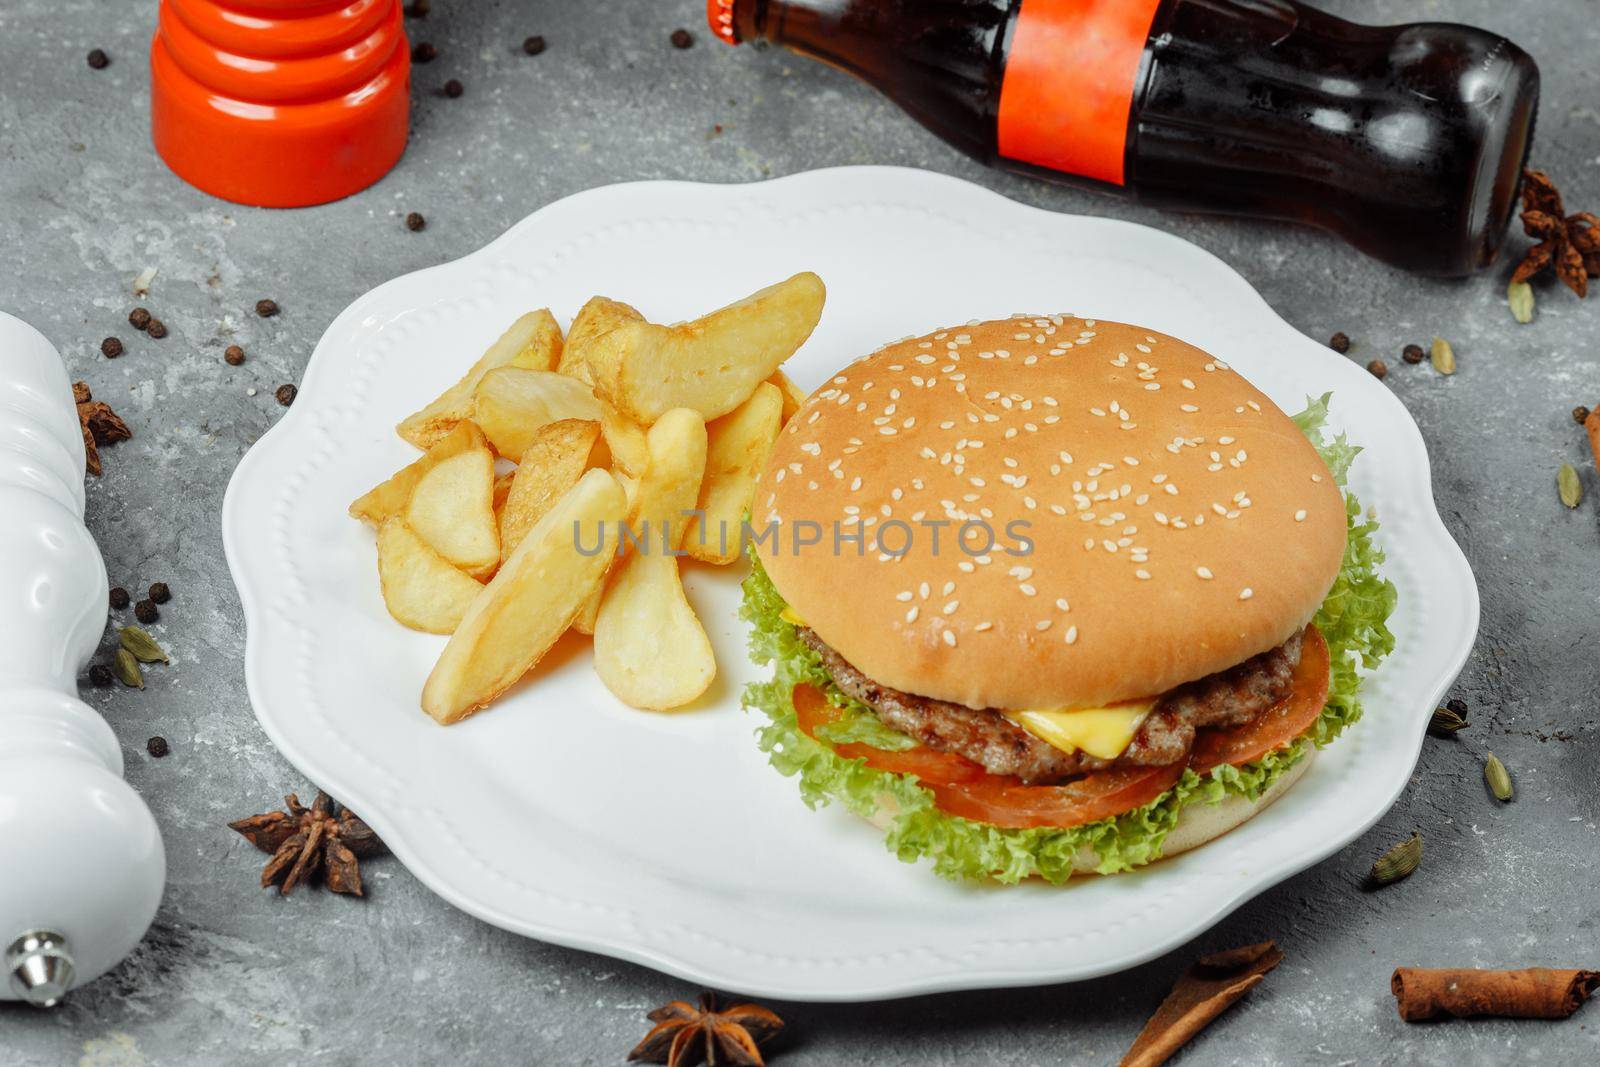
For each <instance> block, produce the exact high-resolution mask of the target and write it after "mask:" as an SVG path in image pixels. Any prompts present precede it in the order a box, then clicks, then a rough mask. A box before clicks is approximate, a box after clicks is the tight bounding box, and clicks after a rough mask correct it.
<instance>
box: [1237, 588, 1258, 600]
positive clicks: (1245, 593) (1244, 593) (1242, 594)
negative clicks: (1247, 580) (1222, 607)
mask: <svg viewBox="0 0 1600 1067" xmlns="http://www.w3.org/2000/svg"><path fill="white" fill-rule="evenodd" d="M1255 595H1256V593H1255V590H1254V589H1251V588H1250V587H1249V586H1245V587H1244V588H1243V589H1241V590H1239V599H1240V600H1249V599H1250V598H1251V597H1253V596H1255Z"/></svg>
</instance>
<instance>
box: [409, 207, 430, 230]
mask: <svg viewBox="0 0 1600 1067" xmlns="http://www.w3.org/2000/svg"><path fill="white" fill-rule="evenodd" d="M426 225H428V220H427V219H425V218H423V217H422V212H420V211H413V212H412V213H411V214H409V215H407V216H406V229H408V230H410V231H411V232H412V233H416V232H417V231H418V230H420V229H422V228H423V227H424V226H426Z"/></svg>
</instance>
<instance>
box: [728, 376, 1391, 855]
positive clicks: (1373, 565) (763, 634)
mask: <svg viewBox="0 0 1600 1067" xmlns="http://www.w3.org/2000/svg"><path fill="white" fill-rule="evenodd" d="M1307 404H1308V406H1307V408H1306V410H1305V411H1303V412H1301V413H1300V414H1299V415H1296V416H1294V421H1295V423H1296V424H1297V425H1298V426H1299V427H1300V429H1301V431H1302V432H1303V433H1304V434H1305V435H1306V437H1307V438H1309V439H1310V441H1311V443H1312V444H1313V445H1314V446H1315V447H1316V449H1317V451H1318V453H1319V454H1321V456H1322V459H1323V461H1324V462H1325V463H1326V464H1327V465H1328V469H1329V470H1330V471H1331V472H1332V473H1333V476H1334V480H1335V481H1336V482H1337V483H1338V484H1339V486H1340V487H1341V488H1342V487H1343V486H1344V485H1345V480H1346V475H1347V474H1348V472H1349V469H1350V464H1351V462H1352V461H1353V460H1354V459H1355V457H1356V455H1357V453H1359V452H1360V449H1359V448H1358V447H1356V446H1354V445H1352V444H1350V443H1349V442H1348V441H1346V440H1345V438H1344V436H1343V435H1342V434H1341V435H1339V436H1337V437H1335V438H1333V439H1332V440H1328V439H1327V438H1326V436H1325V434H1324V433H1323V426H1324V424H1325V422H1326V420H1327V415H1328V395H1324V396H1322V397H1320V398H1318V399H1315V400H1311V399H1309V398H1308V401H1307ZM1345 513H1346V522H1347V526H1348V530H1349V536H1348V539H1347V540H1346V543H1345V553H1344V561H1343V564H1342V565H1341V567H1340V570H1339V576H1338V578H1337V579H1336V580H1335V581H1334V584H1333V587H1332V588H1331V589H1330V590H1329V591H1328V596H1327V598H1326V599H1325V600H1324V601H1323V604H1322V607H1321V608H1320V609H1319V610H1318V612H1317V615H1316V624H1317V627H1318V628H1319V629H1320V630H1321V631H1322V634H1323V636H1324V637H1325V638H1326V639H1327V642H1328V650H1329V653H1330V659H1331V662H1332V671H1331V675H1332V676H1331V679H1330V683H1329V688H1328V701H1327V704H1326V706H1325V707H1324V708H1323V711H1322V714H1321V716H1320V717H1318V719H1317V721H1316V723H1315V724H1314V725H1313V726H1312V727H1311V728H1310V729H1309V730H1307V731H1306V733H1305V734H1303V735H1301V737H1300V738H1298V739H1297V740H1296V741H1295V742H1294V743H1293V744H1291V745H1288V746H1286V747H1284V748H1281V749H1278V750H1276V751H1274V752H1270V753H1268V754H1267V755H1266V756H1263V757H1262V758H1261V759H1259V760H1256V761H1255V762H1253V763H1247V764H1244V765H1242V766H1237V767H1234V766H1227V765H1223V766H1220V767H1217V768H1215V769H1213V770H1212V771H1210V772H1208V773H1207V774H1204V775H1200V774H1196V773H1195V772H1194V771H1192V770H1189V771H1185V772H1184V775H1183V777H1182V778H1181V779H1179V781H1178V783H1177V784H1176V785H1174V786H1173V787H1172V788H1171V789H1169V790H1167V791H1166V792H1165V793H1163V794H1161V795H1160V796H1159V797H1157V798H1155V799H1154V800H1152V801H1150V802H1149V803H1148V804H1145V805H1144V806H1143V807H1139V808H1135V809H1133V810H1132V811H1128V812H1124V813H1123V814H1121V815H1118V816H1114V817H1112V818H1107V819H1102V820H1100V821H1098V822H1093V823H1088V824H1085V825H1082V826H1073V827H1067V828H1059V827H1037V828H1032V829H1005V828H1001V827H996V826H991V825H988V824H986V823H981V822H976V821H973V820H971V819H964V818H961V817H960V816H956V815H949V814H946V813H945V812H943V811H941V810H940V809H939V808H938V807H937V806H936V805H935V804H934V798H933V794H932V793H931V792H930V791H929V790H927V789H925V788H923V787H922V785H920V784H919V782H918V780H917V778H916V777H915V776H912V775H901V774H893V773H890V772H887V771H880V770H874V769H873V768H871V767H868V766H867V764H866V761H865V760H861V759H845V758H843V757H841V756H839V755H838V754H837V753H836V752H834V750H833V749H832V748H831V747H829V745H827V744H823V743H821V742H820V741H818V740H814V739H812V738H811V737H809V736H807V735H806V734H805V733H804V732H803V731H802V730H801V729H800V727H799V724H798V722H797V721H796V717H795V711H794V705H793V703H792V702H791V701H790V693H791V691H792V690H793V688H794V686H795V685H797V684H799V683H801V682H805V683H807V684H810V685H812V686H815V687H816V688H818V689H820V690H821V691H822V692H824V693H826V694H827V696H828V698H829V700H830V701H831V702H832V703H833V704H834V705H835V706H837V707H838V708H839V709H840V710H841V715H840V717H839V718H838V720H837V721H835V722H832V723H830V724H828V725H827V726H825V727H823V728H822V729H820V730H819V731H818V733H819V734H820V735H821V736H822V740H824V741H830V742H833V743H836V744H842V743H846V742H859V743H864V744H868V745H872V746H874V747H877V748H885V749H904V748H909V747H911V746H912V745H914V744H915V742H914V741H912V739H911V738H909V737H906V736H905V735H904V734H901V733H899V732H898V731H896V730H894V729H892V728H890V727H888V726H885V725H884V724H883V723H882V722H881V721H880V720H879V719H878V718H877V716H875V715H873V714H872V712H871V711H870V710H869V709H868V708H867V707H866V706H865V705H863V704H861V703H860V702H859V701H856V700H854V699H852V698H850V697H849V696H847V695H846V694H845V693H843V692H842V691H840V690H839V688H838V687H837V686H835V685H834V684H833V680H832V679H831V678H830V677H829V675H828V672H827V671H826V670H825V669H824V668H823V666H822V661H821V658H820V657H819V656H818V655H817V654H816V653H815V652H814V651H812V650H811V649H810V648H808V647H807V646H806V645H805V644H804V643H803V642H802V641H801V640H800V638H799V635H798V633H797V631H796V629H795V627H794V626H793V625H792V624H791V623H789V622H788V621H786V620H785V619H783V618H782V612H783V610H784V608H785V606H786V605H785V603H784V600H783V598H782V597H781V596H780V595H779V593H778V591H777V589H776V588H775V587H774V586H773V584H772V582H771V580H770V579H768V577H767V575H766V572H765V571H764V570H763V569H762V567H761V563H760V561H759V560H757V559H755V558H754V557H753V556H752V560H751V563H752V566H751V573H750V577H749V578H748V579H746V580H745V583H744V592H745V598H744V604H743V607H742V608H741V609H740V615H741V616H742V617H743V618H744V619H745V620H746V621H748V622H749V623H750V624H751V632H750V655H751V658H752V659H754V660H755V661H756V662H757V663H758V664H763V665H765V664H771V665H772V667H773V674H772V678H771V679H770V680H768V681H764V682H755V683H752V684H751V685H750V686H749V687H748V688H747V689H746V690H745V694H744V704H745V707H746V708H747V709H755V710H759V711H761V712H762V713H763V714H764V715H765V716H766V718H767V722H766V723H765V724H764V725H762V726H761V727H760V728H759V729H758V730H757V732H756V736H757V740H758V744H759V745H760V747H761V749H762V751H764V752H766V753H767V756H768V759H769V760H770V762H771V763H772V765H773V767H775V768H777V770H778V771H779V772H781V773H782V774H784V775H786V776H789V777H792V778H795V779H797V780H798V782H799V785H800V796H801V799H802V800H804V801H805V803H806V804H807V805H808V806H810V807H813V808H816V807H819V806H821V805H823V804H826V803H830V802H836V803H839V804H842V805H843V806H844V807H846V808H847V809H849V810H850V811H852V812H854V813H856V814H857V815H861V816H864V817H872V816H874V815H875V814H884V815H888V817H889V826H888V830H887V838H886V841H885V843H886V845H887V846H888V848H889V850H890V851H891V852H893V853H894V854H895V855H897V856H898V857H900V859H901V860H903V861H905V862H908V863H911V862H916V861H918V860H920V859H928V860H931V861H932V863H933V869H934V871H935V872H936V873H938V874H940V875H943V876H945V877H949V878H965V879H980V880H987V879H993V880H995V881H998V882H1002V883H1007V884H1011V883H1016V882H1018V881H1021V880H1022V879H1024V878H1027V877H1029V876H1031V875H1038V876H1040V877H1043V878H1045V879H1046V880H1048V881H1050V882H1055V883H1060V882H1064V881H1066V880H1067V879H1068V878H1069V877H1071V876H1072V872H1073V866H1074V861H1075V860H1076V858H1077V856H1078V855H1079V853H1080V852H1081V851H1083V850H1084V849H1088V850H1090V851H1092V852H1093V853H1094V854H1095V857H1096V858H1097V859H1098V861H1099V863H1098V866H1097V867H1096V870H1098V871H1099V872H1100V873H1101V874H1111V873H1115V872H1117V871H1125V870H1129V869H1131V868H1134V867H1138V866H1141V865H1143V864H1146V863H1149V862H1151V861H1152V860H1156V859H1159V858H1160V856H1161V845H1162V842H1163V841H1164V840H1165V839H1166V836H1167V834H1168V833H1169V832H1170V831H1171V830H1172V828H1173V827H1174V826H1175V825H1177V822H1178V816H1179V815H1180V814H1181V813H1182V811H1183V809H1184V808H1185V807H1187V806H1188V805H1190V804H1194V803H1206V804H1217V803H1219V802H1221V801H1222V800H1223V799H1224V798H1225V797H1228V796H1232V795H1237V796H1243V797H1246V798H1248V799H1250V800H1255V799H1257V798H1258V797H1260V796H1261V795H1262V793H1264V792H1265V791H1266V790H1267V789H1268V788H1269V787H1270V786H1271V785H1272V783H1273V782H1275V781H1277V779H1278V778H1279V777H1280V776H1281V775H1282V774H1283V773H1284V772H1285V771H1287V770H1288V769H1289V768H1290V767H1292V766H1294V765H1295V764H1296V763H1298V762H1299V761H1300V760H1301V759H1303V758H1304V757H1305V754H1306V752H1307V751H1308V749H1309V746H1311V745H1316V746H1317V747H1319V748H1320V747H1321V746H1323V745H1326V744H1328V743H1329V742H1331V741H1332V740H1333V739H1334V738H1336V737H1338V736H1339V734H1340V733H1341V732H1342V731H1343V730H1344V729H1345V728H1346V727H1347V726H1349V725H1350V724H1352V723H1354V722H1355V721H1356V720H1357V719H1359V718H1360V717H1361V704H1360V701H1359V700H1358V699H1357V694H1358V691H1359V689H1360V685H1361V675H1360V671H1361V670H1362V669H1367V670H1370V669H1371V668H1373V667H1376V666H1377V665H1378V663H1379V661H1380V660H1382V659H1383V657H1384V656H1386V655H1388V654H1389V653H1390V652H1391V651H1393V649H1394V635H1393V634H1391V633H1390V632H1389V628H1388V626H1387V625H1386V622H1387V620H1388V618H1389V614H1390V613H1391V612H1392V611H1393V610H1394V606H1395V599H1396V595H1395V588H1394V586H1393V584H1391V583H1390V582H1389V581H1387V580H1386V579H1384V578H1383V577H1382V576H1381V575H1380V574H1379V573H1378V565H1379V564H1380V563H1382V562H1383V558H1384V556H1383V552H1382V550H1381V549H1379V548H1378V547H1377V545H1376V544H1375V543H1374V541H1373V534H1374V533H1375V532H1376V530H1377V527H1378V524H1377V522H1376V521H1375V520H1373V519H1372V518H1371V517H1370V516H1369V515H1365V514H1364V513H1363V511H1362V508H1361V505H1360V504H1359V503H1358V502H1357V501H1356V498H1355V497H1354V496H1353V495H1351V494H1350V493H1349V492H1346V493H1345Z"/></svg>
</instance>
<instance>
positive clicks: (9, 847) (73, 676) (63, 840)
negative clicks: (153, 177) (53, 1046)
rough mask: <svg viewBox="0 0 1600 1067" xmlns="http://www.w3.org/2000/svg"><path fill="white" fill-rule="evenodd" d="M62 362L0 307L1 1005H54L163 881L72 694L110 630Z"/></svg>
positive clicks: (142, 919) (121, 935)
mask: <svg viewBox="0 0 1600 1067" xmlns="http://www.w3.org/2000/svg"><path fill="white" fill-rule="evenodd" d="M83 472H84V453H83V437H82V431H81V430H80V429H79V426H78V417H77V409H76V406H75V405H74V403H73V398H72V386H71V384H70V383H69V382H68V381H67V375H66V370H65V368H64V367H63V366H62V364H61V357H60V356H59V355H58V354H57V353H56V350H55V349H54V348H53V347H51V345H50V342H49V341H47V340H45V338H44V337H43V336H42V335H41V334H40V333H39V332H38V331H37V330H35V329H33V328H32V327H31V326H29V325H27V324H26V323H24V322H22V321H21V320H19V319H16V318H13V317H12V316H10V315H7V314H5V313H4V312H0V1000H13V999H15V1000H25V1001H29V1002H31V1003H34V1004H38V1005H43V1006H49V1005H52V1004H55V1003H56V1002H57V1001H58V1000H60V999H61V997H62V995H63V994H64V993H66V992H67V991H68V990H69V989H72V988H74V987H76V986H79V985H82V984H84V983H85V982H88V981H91V980H92V979H94V978H97V977H99V976H100V975H101V974H103V973H104V972H106V971H107V970H109V969H110V968H111V967H112V966H114V965H115V964H116V963H117V961H118V960H120V959H122V958H123V957H124V956H125V955H127V954H128V952H129V951H130V950H131V949H132V948H133V947H134V946H135V945H136V944H138V943H139V939H140V938H141V937H143V936H144V932H145V930H146V929H147V928H148V927H149V925H150V920H151V919H152V918H153V917H154V916H155V912H156V905H157V904H158V903H160V900H161V890H162V887H163V885H164V883H165V881H166V854H165V852H164V851H163V850H162V847H161V833H160V831H159V830H157V828H156V823H155V820H154V819H153V818H151V816H150V810H149V809H148V808H147V807H145V804H144V801H143V800H141V799H140V798H139V795H138V794H137V793H135V792H134V791H133V790H132V789H131V788H129V786H128V784H127V783H126V782H124V781H123V780H122V750H121V748H119V747H118V745H117V739H116V737H115V736H114V735H113V734H112V732H111V728H110V727H109V726H107V725H106V723H105V720H103V719H101V718H100V716H99V715H97V714H96V713H95V712H94V711H93V710H92V709H91V708H90V707H89V706H88V705H87V704H85V703H84V702H83V701H81V700H79V699H78V693H77V676H78V672H79V671H80V670H81V669H82V668H83V665H84V664H85V663H87V662H88V660H89V657H90V656H91V655H93V653H94V650H95V646H96V645H98V644H99V641H100V635H101V633H103V632H104V630H105V626H106V596H107V586H106V569H105V564H104V563H103V562H102V560H101V558H100V550H99V548H97V547H96V546H95V543H94V539H93V538H92V537H90V536H89V531H88V530H86V529H85V528H84V525H83Z"/></svg>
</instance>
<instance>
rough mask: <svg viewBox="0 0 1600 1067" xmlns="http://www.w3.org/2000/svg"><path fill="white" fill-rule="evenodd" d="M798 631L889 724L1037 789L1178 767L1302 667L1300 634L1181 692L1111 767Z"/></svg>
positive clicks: (838, 678) (842, 684) (1281, 691)
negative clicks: (874, 672)
mask: <svg viewBox="0 0 1600 1067" xmlns="http://www.w3.org/2000/svg"><path fill="white" fill-rule="evenodd" d="M797 629H798V631H799V634H800V639H801V640H802V641H804V642H805V643H806V645H807V646H809V647H810V648H811V649H812V650H813V651H815V652H816V653H817V654H818V655H819V656H821V657H822V666H823V667H824V669H826V670H827V672H828V674H829V675H830V676H831V677H832V678H833V681H834V684H835V685H837V686H838V687H839V688H840V689H842V690H843V691H844V692H845V693H847V694H849V695H850V696H851V697H854V698H855V699H856V700H859V701H861V703H863V704H865V705H867V707H869V708H871V709H872V711H873V713H874V714H876V715H877V716H878V718H879V719H882V720H883V722H884V723H886V724H887V725H889V726H891V727H893V728H894V729H896V730H899V731H900V732H901V733H903V734H906V735H908V736H910V737H913V738H915V739H916V740H917V741H920V742H921V743H922V744H924V745H927V746H928V747H929V748H934V749H938V750H939V751H941V752H954V753H956V754H957V755H960V756H965V757H966V758H967V759H970V760H972V761H974V762H976V763H981V764H983V766H984V767H985V768H987V769H988V770H989V771H990V772H991V773H993V774H1010V775H1015V776H1017V777H1018V778H1021V779H1022V780H1023V781H1024V782H1027V783H1029V784H1032V785H1047V784H1050V783H1052V782H1059V781H1061V780H1062V779H1064V778H1070V777H1072V776H1073V775H1078V774H1083V773H1085V772H1088V771H1098V770H1105V769H1106V768H1108V767H1128V766H1166V765H1168V764H1172V763H1176V762H1178V761H1179V760H1181V759H1183V758H1185V757H1186V756H1187V755H1188V754H1189V749H1190V748H1191V747H1192V746H1193V745H1194V735H1195V731H1196V730H1198V729H1202V728H1204V727H1207V726H1238V725H1241V724H1243V723H1247V722H1249V721H1250V720H1251V719H1253V718H1255V717H1256V716H1257V715H1260V714H1261V713H1262V712H1263V711H1265V710H1267V709H1268V708H1270V707H1272V705H1274V704H1276V703H1278V701H1280V700H1282V699H1284V698H1285V697H1287V696H1288V695H1289V691H1290V689H1291V688H1292V686H1293V678H1294V670H1295V668H1296V667H1297V666H1299V664H1300V634H1298V633H1296V634H1295V635H1294V636H1293V637H1291V638H1289V640H1287V641H1285V642H1284V643H1283V644H1281V645H1279V646H1278V647H1277V648H1274V649H1272V650H1270V651H1268V652H1263V653H1261V655H1259V656H1255V657H1253V658H1251V659H1247V660H1245V661H1244V662H1243V663H1241V664H1239V665H1238V666H1237V667H1230V668H1229V669H1227V670H1225V671H1219V672H1217V673H1216V674H1212V675H1207V676H1206V677H1204V678H1201V679H1199V680H1197V681H1193V682H1189V683H1187V684H1185V685H1181V686H1179V687H1178V688H1176V689H1174V690H1172V691H1171V692H1168V693H1166V694H1164V695H1163V696H1162V697H1161V699H1160V701H1159V702H1158V703H1157V704H1156V706H1155V707H1154V708H1153V709H1151V712H1150V714H1149V715H1147V716H1145V719H1144V722H1143V723H1142V724H1140V726H1139V729H1138V732H1136V733H1135V734H1134V735H1133V741H1132V742H1131V743H1130V744H1129V745H1128V747H1127V749H1126V750H1124V751H1123V753H1122V755H1120V756H1118V757H1116V758H1115V759H1109V760H1106V759H1100V758H1098V757H1096V756H1091V755H1089V754H1088V753H1087V752H1082V751H1079V752H1070V753H1069V752H1063V751H1061V750H1060V749H1059V748H1056V747H1055V746H1054V745H1050V744H1046V743H1045V742H1044V741H1041V740H1040V739H1039V738H1037V737H1035V736H1034V735H1033V734H1031V733H1029V732H1028V731H1027V730H1024V729H1023V728H1022V727H1020V726H1018V725H1017V724H1016V723H1014V722H1012V721H1011V720H1010V719H1008V718H1006V717H1005V716H1004V715H1002V714H1000V713H999V712H998V711H996V710H994V709H993V708H985V709H981V710H979V709H974V708H969V707H966V706H965V705H962V704H947V703H945V702H944V701H942V700H931V699H929V698H927V697H919V696H914V695H913V694H911V693H902V692H900V691H899V690H898V689H890V688H888V687H886V686H882V685H879V684H878V683H877V682H874V681H873V680H872V679H871V678H868V677H867V676H866V675H864V674H862V673H861V672H860V671H858V670H856V669H855V667H853V666H851V665H850V663H849V661H847V660H846V659H845V658H844V657H843V656H841V655H839V653H837V652H835V651H834V650H833V649H832V648H830V647H829V646H828V645H827V644H826V643H824V642H823V640H822V639H821V638H820V637H818V636H817V635H816V633H815V632H814V631H812V630H811V629H809V628H807V627H804V626H801V627H797Z"/></svg>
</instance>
